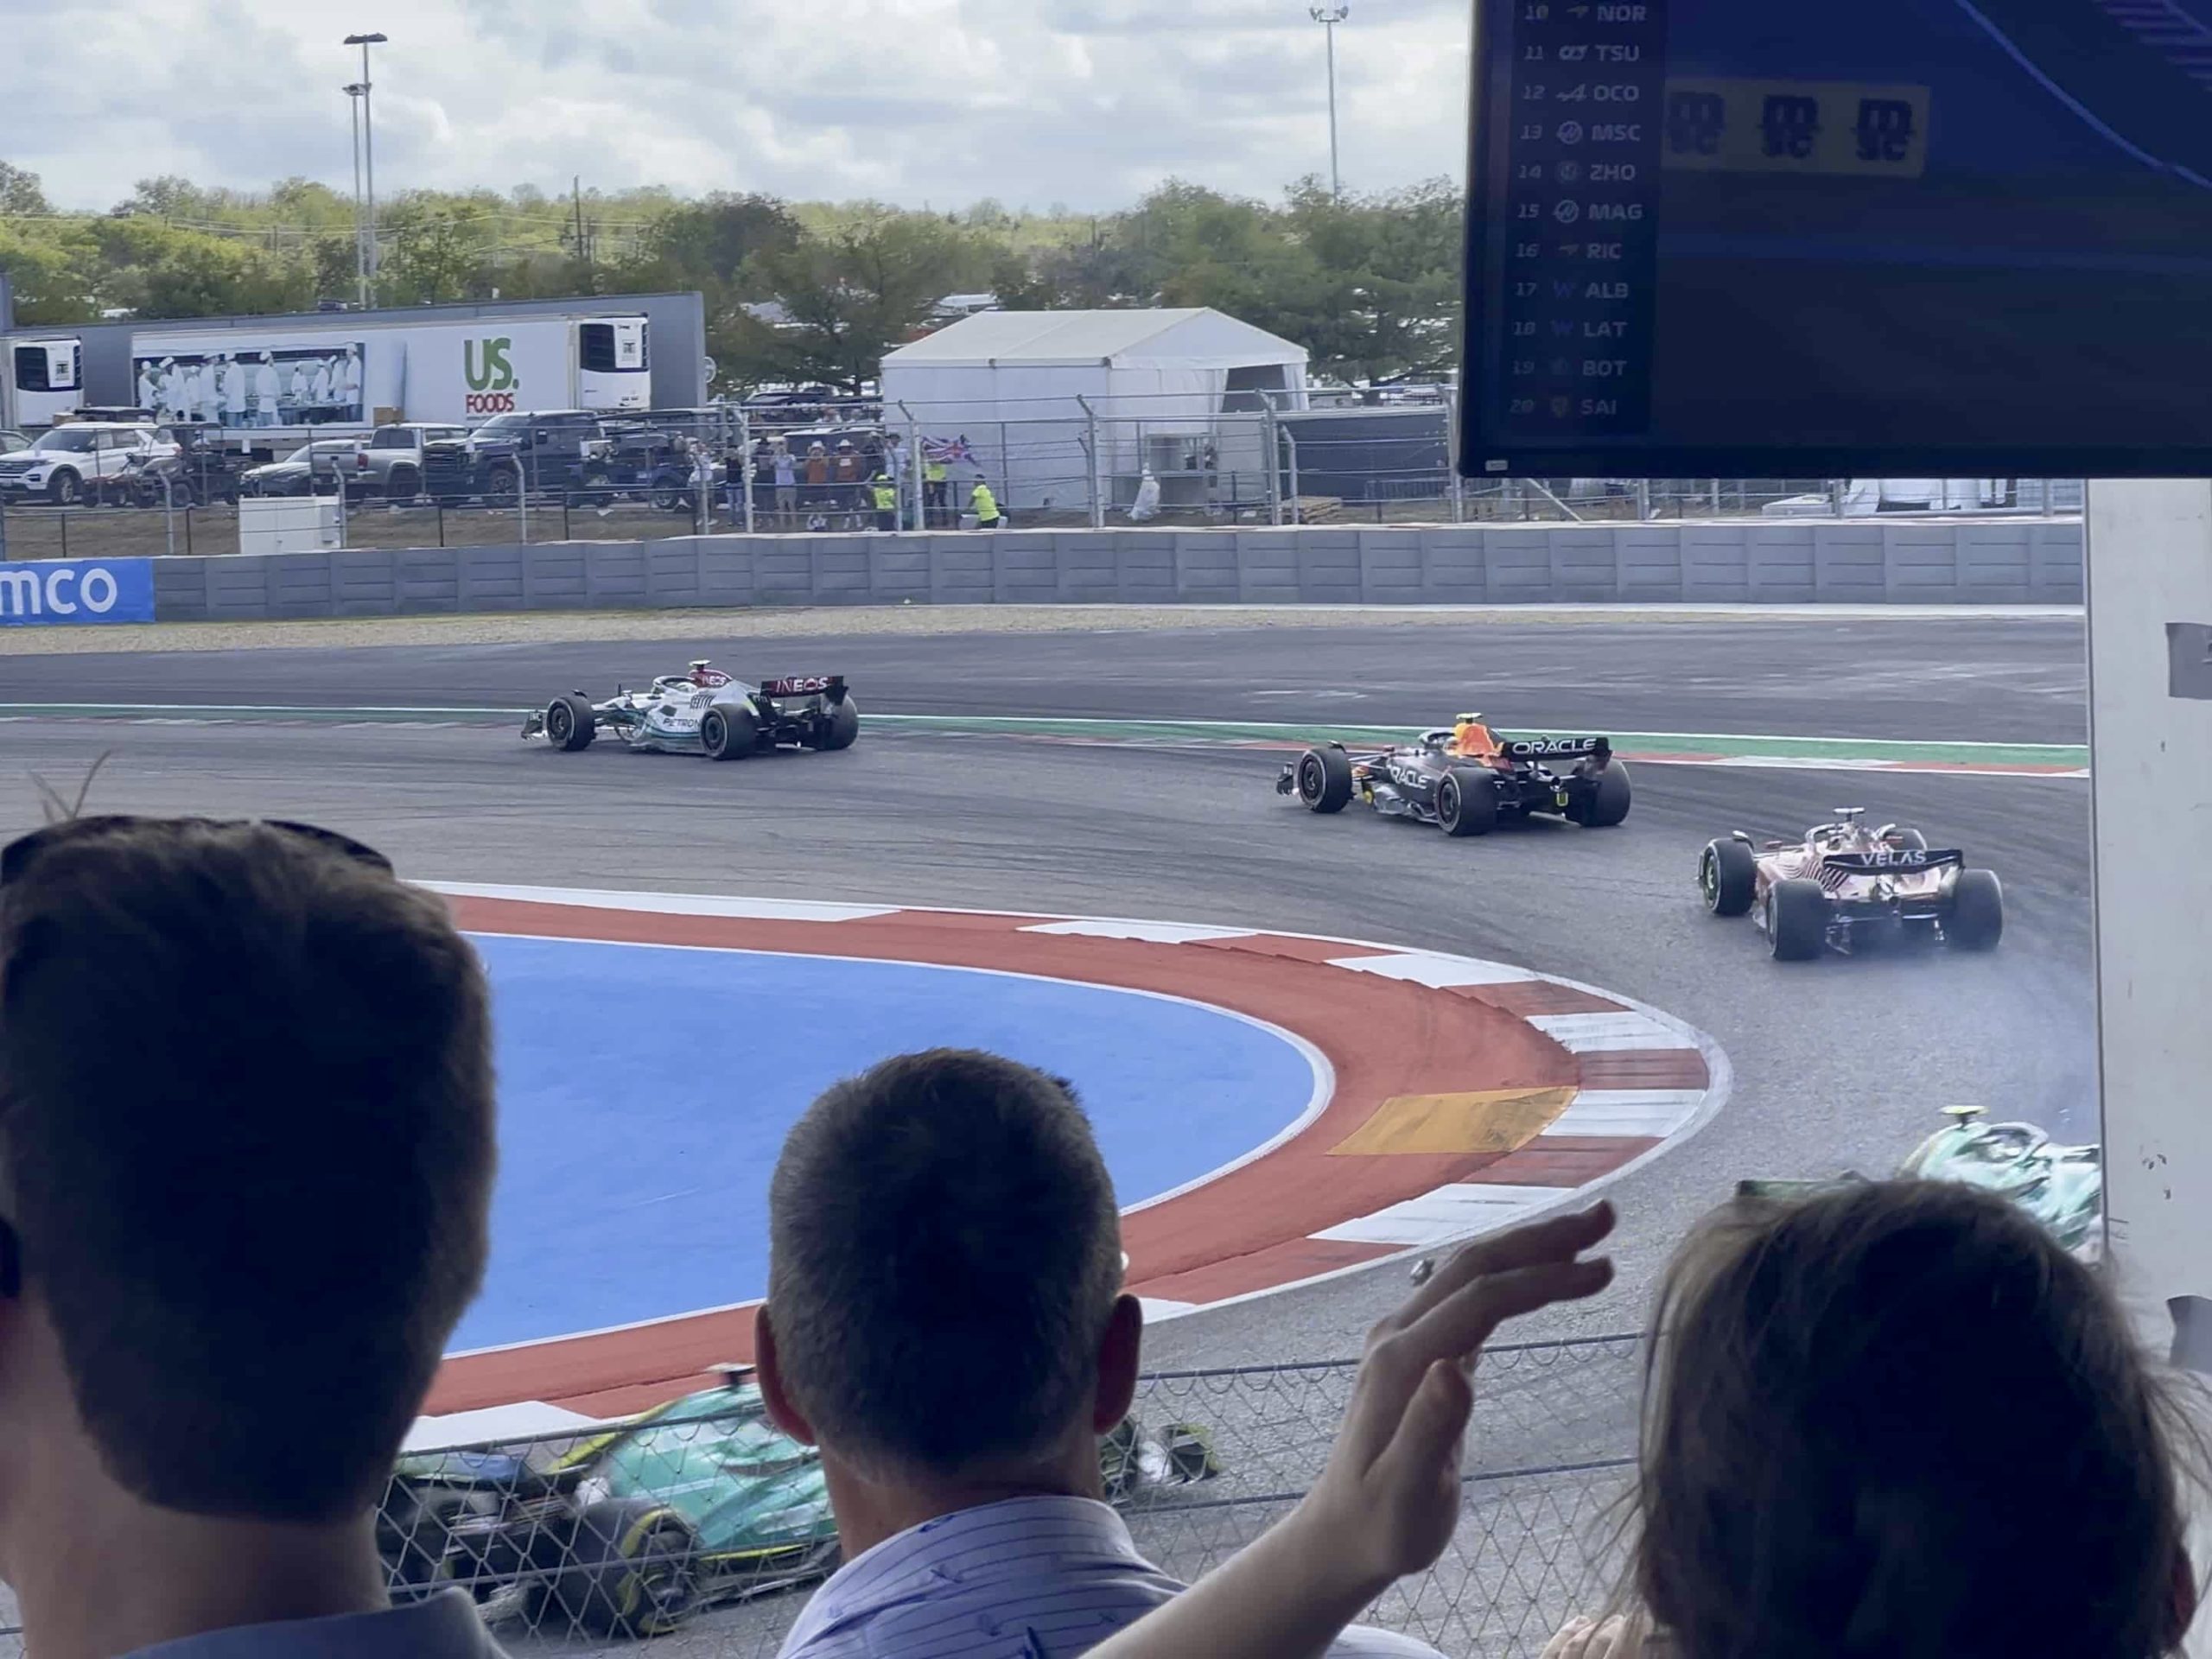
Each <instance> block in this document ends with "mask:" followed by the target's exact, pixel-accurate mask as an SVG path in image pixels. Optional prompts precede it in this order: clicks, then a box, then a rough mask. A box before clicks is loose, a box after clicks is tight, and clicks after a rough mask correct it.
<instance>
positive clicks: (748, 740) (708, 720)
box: [699, 702, 760, 760]
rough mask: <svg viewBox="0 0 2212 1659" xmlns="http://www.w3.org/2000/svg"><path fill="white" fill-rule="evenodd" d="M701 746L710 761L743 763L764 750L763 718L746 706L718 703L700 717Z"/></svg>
mask: <svg viewBox="0 0 2212 1659" xmlns="http://www.w3.org/2000/svg"><path fill="white" fill-rule="evenodd" d="M699 744H700V747H702V748H703V749H705V750H706V752H707V759H708V760H744V759H745V758H746V756H747V755H749V754H751V753H753V752H754V751H755V750H756V749H758V748H759V747H760V718H759V716H757V715H754V714H753V711H752V710H751V709H747V707H745V705H744V704H742V703H736V702H718V703H716V704H715V706H714V707H713V708H711V709H708V710H707V712H706V713H705V714H703V715H701V716H700V717H699Z"/></svg>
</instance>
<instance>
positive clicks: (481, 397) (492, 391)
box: [461, 334, 517, 415]
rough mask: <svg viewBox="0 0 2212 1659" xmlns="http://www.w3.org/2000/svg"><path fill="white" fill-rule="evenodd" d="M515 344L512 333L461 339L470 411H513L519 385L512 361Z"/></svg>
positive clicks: (502, 412)
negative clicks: (485, 337)
mask: <svg viewBox="0 0 2212 1659" xmlns="http://www.w3.org/2000/svg"><path fill="white" fill-rule="evenodd" d="M514 347H515V342H514V338H513V336H512V335H510V334H495V335H493V337H492V338H491V339H489V340H465V341H463V342H462V344H461V368H462V371H463V372H464V373H466V375H467V378H468V396H467V398H466V399H465V400H464V407H465V408H466V409H467V412H468V413H469V414H471V415H508V414H512V413H513V411H514V407H515V390H516V385H517V382H516V380H515V369H514V363H513V361H512V358H513V353H514Z"/></svg>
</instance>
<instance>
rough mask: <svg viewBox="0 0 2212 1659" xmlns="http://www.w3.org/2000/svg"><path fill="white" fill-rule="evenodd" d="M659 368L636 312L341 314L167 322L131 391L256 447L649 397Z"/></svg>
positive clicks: (143, 357)
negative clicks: (276, 322) (324, 320)
mask: <svg viewBox="0 0 2212 1659" xmlns="http://www.w3.org/2000/svg"><path fill="white" fill-rule="evenodd" d="M130 374H131V385H130V391H131V401H132V402H134V403H136V404H137V405H138V406H139V407H141V408H143V409H148V410H152V411H153V413H154V416H155V418H156V419H157V420H160V421H163V422H168V423H198V424H199V425H200V427H201V429H203V430H211V431H217V432H219V433H220V434H221V436H222V438H223V440H224V441H225V442H237V443H241V444H244V445H245V446H247V447H250V448H271V449H275V448H284V447H286V446H289V445H294V444H298V443H303V442H308V441H309V440H310V439H314V438H328V437H346V436H352V435H357V434H359V435H366V434H367V433H369V432H370V431H372V430H373V429H375V428H377V427H378V426H390V425H394V424H397V423H401V422H436V423H444V424H451V425H472V426H473V425H474V424H476V423H479V422H481V421H485V420H488V419H490V418H491V417H492V416H494V415H505V414H511V413H512V412H514V411H515V410H531V409H588V410H604V411H607V412H613V411H618V410H632V409H645V408H646V407H648V406H649V405H650V404H651V403H652V357H651V350H650V341H649V336H648V330H647V326H646V321H645V318H644V317H642V316H624V315H591V316H552V317H513V318H505V319H501V320H499V321H493V322H486V321H484V320H482V319H472V320H469V321H435V322H421V323H413V324H404V323H402V324H385V325H382V326H378V327H369V326H366V325H365V324H364V323H361V322H358V321H334V322H333V323H331V324H330V325H328V326H327V327H285V328H282V329H272V330H270V332H267V333H265V334H264V333H257V332H255V331H254V330H252V329H250V328H238V327H232V328H223V329H194V328H190V327H166V328H148V329H143V330H140V331H137V332H136V333H134V334H132V335H131V339H130Z"/></svg>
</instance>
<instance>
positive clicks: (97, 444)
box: [0, 421, 179, 507]
mask: <svg viewBox="0 0 2212 1659" xmlns="http://www.w3.org/2000/svg"><path fill="white" fill-rule="evenodd" d="M178 453H179V446H178V444H177V442H176V440H175V438H174V437H172V436H171V435H169V432H168V429H166V428H163V427H158V426H137V425H125V424H124V423H120V422H111V421H72V422H70V423H68V424H67V425H64V426H57V427H55V428H54V429H53V430H52V431H50V432H48V433H47V434H46V435H44V436H42V437H41V438H40V439H39V440H38V442H35V443H34V444H32V445H31V447H30V448H28V449H18V450H16V451H15V452H14V453H13V454H4V455H0V499H4V498H6V497H9V496H27V495H43V496H44V497H45V498H46V499H48V500H49V501H51V502H53V503H54V505H55V506H57V507H67V506H74V505H76V504H77V503H78V502H79V501H84V500H86V499H93V498H96V497H98V496H99V493H100V485H101V481H102V480H105V479H113V478H120V477H122V476H123V474H124V473H126V472H128V471H129V470H130V467H131V465H132V463H133V462H134V461H136V462H139V463H142V464H143V462H145V461H162V460H168V459H172V458H174V457H175V455H176V454H178Z"/></svg>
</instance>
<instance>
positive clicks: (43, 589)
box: [0, 564, 120, 616]
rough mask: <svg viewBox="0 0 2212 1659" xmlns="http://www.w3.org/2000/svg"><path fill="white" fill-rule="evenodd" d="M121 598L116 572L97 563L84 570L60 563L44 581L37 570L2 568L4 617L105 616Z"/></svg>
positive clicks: (0, 585)
mask: <svg viewBox="0 0 2212 1659" xmlns="http://www.w3.org/2000/svg"><path fill="white" fill-rule="evenodd" d="M72 588H74V589H75V590H76V591H75V593H74V594H72V593H71V592H70V590H71V589H72ZM118 597H120V594H119V592H118V589H117V588H116V585H115V577H114V575H113V574H112V573H111V572H110V571H108V570H106V569H104V568H103V567H101V566H99V565H97V564H96V565H93V566H92V567H91V568H90V569H84V570H79V569H78V568H77V567H76V566H74V565H60V566H57V567H56V568H55V569H52V570H49V571H48V572H47V573H46V574H45V576H44V578H43V580H41V576H40V575H39V573H38V572H37V571H35V570H0V616H42V615H44V616H75V615H77V614H78V613H79V612H80V611H90V612H92V613H93V614H94V615H95V616H105V614H106V613H108V612H110V611H111V610H113V609H114V608H115V602H116V601H117V599H118Z"/></svg>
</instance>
